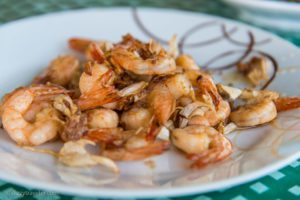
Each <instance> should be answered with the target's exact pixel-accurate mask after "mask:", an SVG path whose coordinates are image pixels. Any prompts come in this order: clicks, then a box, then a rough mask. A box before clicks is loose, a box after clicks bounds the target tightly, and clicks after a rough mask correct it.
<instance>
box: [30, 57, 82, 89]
mask: <svg viewBox="0 0 300 200" xmlns="http://www.w3.org/2000/svg"><path fill="white" fill-rule="evenodd" d="M79 71H80V65H79V60H78V59H77V58H75V57H74V56H69V55H67V56H59V57H58V58H56V59H54V60H53V61H52V62H51V63H50V65H49V67H48V68H47V69H46V70H45V71H44V72H43V73H42V74H41V75H38V76H37V77H35V78H34V80H33V81H32V83H33V84H45V83H47V82H51V83H54V84H58V85H61V86H64V87H66V86H68V84H70V83H71V81H72V79H74V78H76V75H77V74H78V73H79Z"/></svg>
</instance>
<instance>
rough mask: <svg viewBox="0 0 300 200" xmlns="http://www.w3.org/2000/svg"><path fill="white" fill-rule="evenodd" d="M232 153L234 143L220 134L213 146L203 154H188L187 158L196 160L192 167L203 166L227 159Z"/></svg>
mask: <svg viewBox="0 0 300 200" xmlns="http://www.w3.org/2000/svg"><path fill="white" fill-rule="evenodd" d="M231 153H232V144H231V142H230V141H229V140H228V139H227V138H225V137H224V136H218V137H217V138H216V140H215V141H214V143H212V144H211V148H210V149H208V150H206V151H205V152H203V153H201V154H188V155H187V158H188V159H190V160H193V161H195V162H194V163H193V164H192V165H191V168H202V167H205V166H207V165H209V164H212V163H215V162H218V161H221V160H224V159H226V158H227V157H228V156H229V155H231Z"/></svg>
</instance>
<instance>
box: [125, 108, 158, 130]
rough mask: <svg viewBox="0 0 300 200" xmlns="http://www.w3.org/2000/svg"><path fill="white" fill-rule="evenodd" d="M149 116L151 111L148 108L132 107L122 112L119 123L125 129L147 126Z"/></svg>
mask: <svg viewBox="0 0 300 200" xmlns="http://www.w3.org/2000/svg"><path fill="white" fill-rule="evenodd" d="M151 118H152V113H151V112H150V110H149V109H146V108H138V107H133V108H132V109H130V110H128V111H126V112H123V113H122V116H121V124H123V126H124V127H125V128H126V129H127V130H136V129H139V128H140V127H147V126H148V125H149V123H150V121H151Z"/></svg>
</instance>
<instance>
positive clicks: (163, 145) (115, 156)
mask: <svg viewBox="0 0 300 200" xmlns="http://www.w3.org/2000/svg"><path fill="white" fill-rule="evenodd" d="M169 146H170V143H169V142H168V141H156V142H153V143H151V144H149V145H147V146H145V147H141V148H137V149H131V150H127V149H123V148H118V149H112V150H105V151H103V153H102V155H103V156H105V157H108V158H110V159H112V160H123V161H132V160H142V159H145V158H148V157H151V156H155V155H159V154H161V153H163V152H164V151H165V150H167V149H168V148H169Z"/></svg>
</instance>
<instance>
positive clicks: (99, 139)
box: [0, 34, 300, 171]
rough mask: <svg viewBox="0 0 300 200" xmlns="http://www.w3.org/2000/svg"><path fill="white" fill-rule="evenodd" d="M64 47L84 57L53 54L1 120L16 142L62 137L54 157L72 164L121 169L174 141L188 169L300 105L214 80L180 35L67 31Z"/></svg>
mask: <svg viewBox="0 0 300 200" xmlns="http://www.w3.org/2000/svg"><path fill="white" fill-rule="evenodd" d="M69 46H70V48H71V49H72V50H75V51H76V52H77V53H81V54H82V56H81V58H80V62H79V59H77V58H76V57H74V56H71V55H69V56H67V55H66V56H60V57H58V58H56V59H55V60H53V61H52V62H51V63H50V64H49V66H48V68H47V69H46V70H45V71H44V73H42V74H41V75H39V76H37V77H36V78H35V79H34V80H33V84H32V85H29V86H26V87H21V88H18V89H16V90H15V91H13V92H11V93H9V94H7V95H5V96H4V97H3V99H2V101H1V103H0V118H1V121H2V123H3V128H4V129H5V130H6V132H7V133H8V135H9V137H11V138H12V140H13V141H15V142H16V143H17V144H19V145H31V146H34V145H40V144H44V143H46V142H48V141H51V140H53V139H55V138H57V139H60V141H61V142H63V143H65V145H64V146H63V148H62V149H61V151H60V153H56V154H55V155H56V156H57V158H58V160H59V161H60V162H62V163H64V164H66V165H68V166H78V167H84V166H93V165H96V164H103V165H105V166H108V167H109V168H110V169H113V171H118V169H117V167H116V165H115V164H114V162H112V161H111V160H121V161H132V160H141V159H145V158H148V157H151V156H156V155H160V154H162V153H163V152H164V151H166V150H168V149H169V147H170V145H171V144H173V145H174V146H175V147H176V148H177V149H179V150H181V151H182V152H184V153H185V154H186V157H187V159H190V160H191V161H190V162H192V165H191V167H193V168H201V167H204V166H207V165H209V164H211V163H215V162H218V161H221V160H224V159H226V158H228V157H229V156H230V154H231V153H232V149H233V147H232V145H231V142H230V141H229V140H228V139H227V138H226V137H225V135H226V134H228V133H230V132H233V131H235V130H236V129H237V128H239V127H253V126H257V125H261V124H265V123H268V122H270V121H272V120H273V119H275V118H276V117H277V112H281V111H285V110H290V109H295V108H300V97H282V96H280V94H279V93H278V92H275V91H270V90H254V89H249V88H245V89H239V88H234V87H233V86H229V85H223V84H222V83H218V84H217V85H216V84H215V82H214V79H213V75H214V74H211V73H212V72H214V70H212V71H211V73H210V72H208V71H206V70H205V69H202V70H201V69H200V67H199V66H198V65H197V63H196V61H195V60H194V59H193V58H192V57H191V56H189V55H187V54H180V52H179V50H180V49H181V48H182V45H181V44H180V43H179V44H178V43H177V40H176V36H173V37H172V39H171V40H170V42H169V48H168V49H165V48H163V46H162V45H161V44H159V43H157V42H156V41H154V40H153V39H150V41H149V42H142V41H140V40H138V39H136V38H134V37H133V36H131V35H130V34H127V35H125V36H124V37H123V38H122V40H121V41H120V42H116V43H111V42H109V41H105V40H101V41H99V40H93V39H81V38H71V39H70V40H69ZM271 60H272V59H271ZM81 63H82V64H81ZM274 65H275V63H274ZM249 66H250V65H249ZM249 66H248V65H247V66H246V65H243V66H240V67H242V68H243V69H241V70H242V71H243V72H245V73H247V74H248V75H249V77H248V78H252V79H253V80H254V79H257V78H259V77H262V76H265V73H258V72H266V71H265V66H262V67H259V69H258V68H257V67H256V68H257V69H256V70H254V71H253V70H252V69H250V68H251V66H250V68H249ZM245 67H246V68H247V69H246V68H245ZM244 68H245V69H244ZM260 68H261V69H260ZM249 70H250V71H249ZM274 70H275V72H276V66H274ZM274 70H273V71H274ZM248 72H249V73H248ZM250 72H251V73H250ZM275 72H274V73H275ZM250 76H251V77H250ZM273 78H274V77H273V75H272V78H271V79H273ZM252 79H251V80H252ZM271 81H272V80H270V81H268V83H269V82H271ZM241 129H242V128H241ZM87 144H91V145H97V146H98V147H99V148H98V149H99V153H98V154H99V155H92V154H90V153H89V152H88V151H87V150H86V149H85V148H84V147H85V145H87ZM30 148H31V149H33V147H28V149H30ZM44 152H46V151H44ZM48 152H49V151H48ZM170 155H173V154H170ZM170 155H169V156H170Z"/></svg>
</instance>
